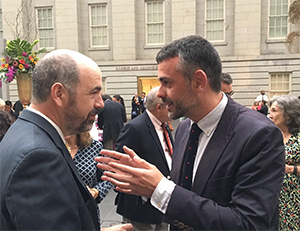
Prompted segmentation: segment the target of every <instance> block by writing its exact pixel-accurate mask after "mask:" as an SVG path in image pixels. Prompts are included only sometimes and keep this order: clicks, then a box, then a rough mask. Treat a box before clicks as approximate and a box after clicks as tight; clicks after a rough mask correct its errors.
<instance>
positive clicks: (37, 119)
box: [19, 110, 98, 227]
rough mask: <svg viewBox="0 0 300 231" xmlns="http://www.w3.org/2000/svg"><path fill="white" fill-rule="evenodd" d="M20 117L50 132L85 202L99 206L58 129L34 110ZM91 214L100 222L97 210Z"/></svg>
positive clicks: (25, 111)
mask: <svg viewBox="0 0 300 231" xmlns="http://www.w3.org/2000/svg"><path fill="white" fill-rule="evenodd" d="M19 118H20V119H23V120H26V121H28V122H31V123H33V124H35V125H37V126H38V127H40V128H41V129H43V130H44V131H45V133H47V134H48V136H49V138H50V139H51V140H52V141H53V142H54V143H55V145H56V146H57V148H59V149H60V150H61V153H62V155H63V157H64V159H65V160H66V162H67V164H68V166H69V168H70V170H71V173H72V174H73V177H74V179H75V181H76V183H77V185H78V189H79V191H80V193H81V195H82V197H83V199H84V202H85V203H86V204H94V206H97V205H96V202H95V200H94V198H93V197H92V195H91V194H90V193H89V191H88V189H87V187H86V186H85V184H84V183H83V181H82V180H81V177H80V176H79V173H78V171H77V169H76V166H75V164H74V162H73V160H72V158H71V155H70V153H69V151H68V150H67V148H66V146H65V144H64V142H63V140H62V139H61V137H60V135H59V134H58V132H57V131H56V129H55V128H54V127H53V126H52V125H51V124H50V123H49V122H48V121H47V120H45V119H44V118H43V117H41V116H40V115H38V114H36V113H34V112H31V111H29V110H24V111H23V112H22V113H21V115H20V116H19ZM87 202H88V203H87ZM94 211H96V208H95V210H94ZM91 216H92V219H93V221H94V224H95V226H96V225H97V224H98V217H97V213H96V212H91ZM96 227H97V226H96Z"/></svg>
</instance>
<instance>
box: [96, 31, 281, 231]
mask: <svg viewBox="0 0 300 231" xmlns="http://www.w3.org/2000/svg"><path fill="white" fill-rule="evenodd" d="M156 61H157V63H158V80H159V81H160V88H159V90H158V93H157V97H159V98H161V99H162V101H163V102H164V104H165V105H166V107H167V109H168V111H169V116H170V117H171V119H178V118H180V117H187V119H185V120H183V121H182V122H181V123H180V124H179V126H178V128H177V130H176V134H175V145H174V153H173V157H172V170H171V173H170V176H171V179H168V178H167V177H164V175H163V174H162V173H161V172H160V171H159V170H158V169H157V168H156V167H155V166H154V165H152V164H149V163H148V162H147V161H145V160H143V159H142V158H139V156H138V155H142V153H137V154H138V155H137V154H135V152H134V151H133V150H131V149H129V148H126V147H124V151H125V153H126V154H123V153H118V152H112V151H107V150H102V151H101V153H102V155H104V156H107V157H98V158H96V161H97V162H102V163H99V164H98V167H100V168H102V169H104V170H107V171H105V172H104V175H103V176H102V179H103V180H109V181H111V182H112V183H113V184H115V185H116V189H117V190H118V191H120V192H123V193H129V194H134V195H142V196H145V197H147V198H149V199H150V202H151V204H152V205H153V206H154V207H155V208H157V209H158V210H159V211H161V212H162V213H164V221H165V222H167V223H169V224H170V228H171V230H276V229H278V197H279V193H280V189H281V185H282V180H283V176H284V145H283V142H282V135H281V132H280V130H279V129H278V128H277V127H276V126H275V125H274V124H273V123H272V121H270V120H269V119H268V118H267V117H266V116H263V115H261V114H260V113H257V112H255V111H253V110H251V109H250V108H246V107H244V106H242V105H240V104H238V103H236V102H235V101H234V100H232V99H231V98H230V97H226V95H225V93H223V92H221V73H222V65H221V59H220V56H219V55H218V53H217V51H216V50H215V48H214V46H213V45H212V44H211V43H210V42H209V41H207V40H206V39H204V38H202V37H200V36H187V37H184V38H181V39H178V40H175V41H173V42H172V43H170V44H168V45H166V46H164V47H163V48H162V49H161V50H160V51H159V52H158V54H157V56H156Z"/></svg>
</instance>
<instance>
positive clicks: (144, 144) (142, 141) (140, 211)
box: [115, 112, 173, 224]
mask: <svg viewBox="0 0 300 231" xmlns="http://www.w3.org/2000/svg"><path fill="white" fill-rule="evenodd" d="M168 133H169V137H170V138H171V142H173V139H172V135H171V133H170V131H169V130H168ZM124 145H126V146H127V147H129V148H131V149H133V150H134V151H135V152H136V153H137V154H138V155H139V156H140V157H141V158H143V159H145V160H146V161H148V162H150V163H151V164H153V165H155V166H156V167H157V168H158V169H159V170H160V171H161V172H162V173H163V174H164V175H165V176H168V175H169V173H170V171H169V167H168V164H167V160H166V157H165V154H164V151H163V149H162V146H161V143H160V140H159V138H158V135H157V133H156V130H155V128H154V125H153V124H152V122H151V120H150V118H149V116H148V114H147V113H146V112H144V113H143V114H142V115H140V116H138V117H136V118H135V119H133V120H131V121H130V122H129V123H128V124H126V125H125V126H124V128H123V129H122V130H121V132H120V135H119V138H118V140H117V141H116V149H115V150H117V151H119V152H124V150H123V146H124ZM139 199H140V197H138V196H133V195H128V194H124V193H119V194H118V196H117V198H116V203H117V204H118V206H117V213H119V214H121V215H122V216H124V217H126V218H128V219H132V220H134V221H138V222H143V223H149V224H160V223H162V218H163V214H162V213H161V212H160V211H158V210H157V209H155V208H154V207H153V206H152V205H151V204H150V201H147V202H146V203H144V204H142V203H140V202H141V201H140V200H139Z"/></svg>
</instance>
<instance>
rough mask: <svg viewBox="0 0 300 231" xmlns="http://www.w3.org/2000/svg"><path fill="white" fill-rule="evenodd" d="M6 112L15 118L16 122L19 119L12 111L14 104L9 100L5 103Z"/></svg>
mask: <svg viewBox="0 0 300 231" xmlns="http://www.w3.org/2000/svg"><path fill="white" fill-rule="evenodd" d="M4 110H5V111H7V112H8V113H9V114H10V116H11V118H13V121H15V120H16V119H17V118H18V117H17V116H16V113H15V112H14V111H13V109H12V102H11V101H9V100H6V101H5V107H4Z"/></svg>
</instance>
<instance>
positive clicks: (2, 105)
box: [0, 98, 5, 110]
mask: <svg viewBox="0 0 300 231" xmlns="http://www.w3.org/2000/svg"><path fill="white" fill-rule="evenodd" d="M4 108H5V101H4V100H3V99H1V98H0V110H4Z"/></svg>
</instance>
